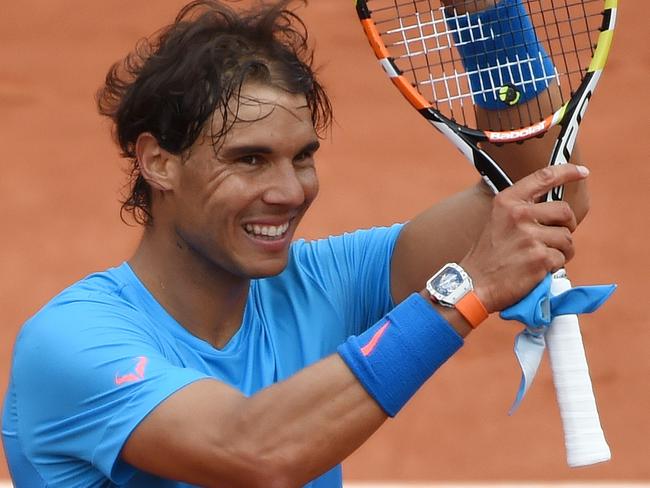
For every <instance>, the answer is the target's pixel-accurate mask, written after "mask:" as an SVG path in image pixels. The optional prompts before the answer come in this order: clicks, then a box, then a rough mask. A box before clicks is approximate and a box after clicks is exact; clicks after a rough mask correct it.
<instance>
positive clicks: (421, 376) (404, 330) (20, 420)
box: [3, 1, 587, 488]
mask: <svg viewBox="0 0 650 488" xmlns="http://www.w3.org/2000/svg"><path fill="white" fill-rule="evenodd" d="M288 3H289V2H286V1H285V2H280V3H279V4H277V5H275V6H270V7H257V9H254V10H251V11H247V12H241V13H235V12H234V11H232V10H230V9H229V8H228V7H226V6H225V5H222V4H220V3H218V2H214V1H198V2H193V3H192V4H190V5H188V6H187V7H186V8H184V9H183V10H182V11H181V12H180V14H179V16H178V18H177V20H176V22H175V23H174V24H172V25H171V26H170V27H169V28H167V29H166V30H165V31H163V33H162V34H161V36H160V38H159V39H158V40H156V41H154V42H153V43H151V44H141V45H139V48H138V50H137V51H136V52H134V53H132V54H131V55H130V56H129V57H127V58H126V60H125V61H124V62H123V63H121V64H118V65H116V66H115V67H114V68H113V69H112V70H111V71H110V73H109V76H108V77H107V81H106V85H105V87H104V88H103V89H102V90H101V91H100V94H99V107H100V111H101V113H102V114H104V115H107V116H109V117H110V118H111V119H112V120H113V122H114V124H115V135H116V138H117V140H118V142H119V144H120V147H121V148H122V150H123V152H124V155H125V156H126V157H128V158H129V159H130V160H131V161H132V164H133V167H132V175H133V181H132V192H131V195H130V196H129V197H128V199H127V200H126V202H125V203H124V206H123V209H125V210H127V211H132V212H133V213H134V215H135V216H136V219H138V220H140V221H141V222H142V223H143V224H144V232H143V236H142V240H141V242H140V245H139V247H138V249H137V250H136V252H135V254H134V255H133V256H132V257H131V259H129V261H128V262H127V263H124V264H122V265H121V266H119V267H117V268H112V269H109V270H107V271H105V272H102V273H97V274H94V275H91V276H89V277H87V278H86V279H84V280H82V281H80V282H78V283H76V284H74V285H73V286H71V287H70V288H68V289H67V290H64V291H63V292H62V293H61V294H60V295H58V296H57V297H55V298H54V299H53V300H52V301H51V302H50V303H49V304H47V305H46V306H45V307H44V308H43V309H42V310H41V311H40V312H39V313H37V314H36V315H35V316H34V317H33V318H32V319H30V320H29V321H28V323H27V324H26V325H25V326H24V328H23V329H22V331H21V333H20V335H19V337H18V339H17V342H16V346H15V351H14V362H13V367H12V376H11V384H10V388H9V391H8V393H7V397H6V401H5V408H4V414H3V441H4V445H5V451H6V453H7V458H8V461H9V465H10V469H11V473H12V477H13V478H14V482H15V483H16V486H18V487H19V488H20V487H39V486H50V487H59V486H61V487H75V486H79V487H88V486H128V487H163V486H165V487H183V486H193V485H199V486H218V487H239V486H241V487H258V486H260V487H262V486H263V487H296V486H303V485H307V486H311V487H314V488H317V487H321V488H322V487H334V486H340V485H341V472H340V467H339V463H340V462H341V461H342V460H343V459H344V458H345V457H346V456H347V455H349V454H350V453H351V452H352V451H354V450H355V449H356V448H357V447H358V446H359V445H361V444H362V443H363V442H364V441H365V440H366V439H367V438H368V437H369V436H370V435H371V434H372V433H373V432H374V431H375V430H376V429H378V428H379V427H380V425H381V424H382V423H383V422H384V421H385V420H386V418H387V416H392V415H395V414H396V413H397V411H399V409H400V408H401V406H402V405H403V404H404V403H405V402H406V401H408V399H409V398H410V397H411V396H412V395H413V394H414V393H415V391H416V390H417V388H418V387H419V386H420V385H421V384H422V383H423V382H424V381H426V379H427V378H428V377H429V376H430V375H431V374H432V373H433V372H434V371H435V369H436V368H437V367H438V366H439V365H440V364H442V363H443V362H444V361H445V360H446V359H447V358H448V357H450V356H451V355H453V353H454V352H455V351H456V350H457V349H458V348H459V347H460V346H461V345H462V339H461V337H463V336H465V335H467V334H468V333H469V332H470V331H471V329H472V327H475V326H476V325H478V323H479V322H480V321H481V320H482V319H483V318H484V317H485V315H487V313H489V312H493V311H498V310H502V309H503V308H505V307H507V306H509V305H511V304H513V303H515V302H516V301H518V300H519V299H520V298H522V297H523V296H525V295H526V294H527V293H528V292H529V291H530V290H531V289H532V288H533V287H534V286H535V285H536V284H537V283H538V282H539V281H540V280H541V279H542V278H543V277H544V276H545V275H546V274H547V273H548V272H549V271H551V270H555V269H558V268H560V267H562V266H563V265H564V264H565V262H566V261H567V260H569V259H571V257H572V256H573V252H574V251H573V245H572V242H571V232H572V231H573V230H574V229H575V227H576V214H574V212H573V211H572V210H571V208H570V207H569V206H568V205H567V204H564V203H558V202H555V203H536V201H537V200H538V199H539V197H541V196H542V195H543V194H545V193H546V192H547V191H548V190H550V189H551V188H553V187H555V186H558V185H561V184H565V183H571V182H576V183H577V184H576V185H574V186H573V190H572V195H573V199H574V202H582V203H579V205H578V206H577V207H576V208H577V210H576V213H577V215H578V217H579V218H581V217H582V216H584V212H586V206H585V205H584V201H585V191H584V185H583V183H582V181H583V180H584V178H585V177H586V175H587V171H586V170H585V169H584V168H582V167H577V166H572V165H566V166H564V167H561V168H554V169H545V170H541V171H537V172H535V173H534V174H532V175H530V176H525V177H524V178H522V179H521V180H520V181H519V182H518V183H517V184H516V185H515V186H513V187H512V188H511V189H509V190H507V191H504V192H502V193H501V194H500V195H498V196H497V197H492V196H491V194H490V193H489V191H488V190H487V189H486V188H484V187H483V186H482V185H481V184H479V185H476V186H475V187H473V188H470V189H468V190H467V191H465V192H462V193H460V194H458V195H456V196H454V197H452V198H451V199H449V200H447V201H445V202H442V203H440V204H438V205H435V206H433V207H432V208H430V209H428V210H426V211H425V212H423V213H422V214H421V215H419V216H417V217H415V218H414V219H413V220H411V221H410V222H409V223H407V224H406V225H401V224H400V225H395V226H392V227H390V228H376V229H371V230H364V231H358V232H355V233H352V234H347V235H344V236H337V237H331V238H329V239H325V240H321V241H316V242H304V241H298V242H294V243H292V242H291V241H292V237H293V235H294V232H295V229H296V227H297V225H298V224H299V222H300V220H301V218H302V217H303V215H304V214H305V212H306V211H307V210H308V208H309V206H310V204H311V202H312V201H313V200H314V198H316V195H317V193H318V179H317V175H316V171H315V162H314V161H315V160H314V158H315V154H316V152H317V150H318V145H319V143H318V140H319V130H321V129H323V128H325V127H326V126H327V123H328V122H329V119H330V109H329V102H328V100H327V97H326V95H325V93H324V91H323V89H322V88H321V86H320V85H319V84H318V81H317V80H316V79H315V77H314V74H313V71H312V69H311V55H310V53H309V50H308V49H307V46H306V36H305V35H304V32H303V30H302V28H301V24H300V22H299V19H297V18H296V17H295V16H294V15H293V14H292V13H290V12H288V11H286V10H285V7H286V5H287V4H288ZM536 144H537V146H534V145H533V146H529V147H531V148H532V149H527V150H525V151H524V150H523V149H521V148H515V151H519V152H520V153H521V154H516V153H515V156H516V157H517V159H519V157H518V156H526V155H527V152H526V151H535V150H538V148H539V146H540V145H543V144H547V142H545V141H536ZM522 151H523V152H522ZM540 152H541V153H542V154H547V152H545V151H540ZM510 156H512V154H511V155H510ZM518 163H519V167H520V171H521V173H522V174H527V173H529V172H532V171H533V170H534V169H536V168H537V167H538V166H541V165H543V163H542V162H540V161H538V160H535V159H528V158H522V159H521V160H520V161H518ZM578 220H579V219H578ZM460 222H462V224H461V223H460ZM440 229H445V230H446V231H445V233H444V236H441V233H440ZM448 262H454V263H459V264H460V266H461V267H462V270H463V271H460V270H459V271H458V272H459V273H463V272H467V273H468V274H469V275H470V276H471V277H472V279H473V283H474V286H473V289H469V288H468V289H467V290H466V293H465V295H463V300H464V299H465V297H468V299H469V298H471V299H472V300H473V302H472V304H471V306H470V308H469V309H467V308H465V309H463V308H461V307H460V302H458V304H457V306H456V307H445V306H442V305H441V304H440V303H438V302H435V301H434V300H432V299H431V296H430V292H429V291H427V290H424V289H423V288H424V285H425V283H426V281H427V279H428V278H429V277H430V276H431V275H433V274H434V272H435V271H436V270H438V269H439V268H441V267H442V266H443V265H444V264H445V263H448ZM454 269H457V268H454ZM462 279H463V283H465V284H467V283H469V282H468V281H467V280H466V279H465V278H462ZM418 291H419V293H418ZM396 304H399V305H398V306H397V307H395V305H396ZM382 317H384V318H382ZM373 324H375V325H373Z"/></svg>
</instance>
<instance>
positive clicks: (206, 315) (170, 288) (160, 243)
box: [129, 228, 250, 348]
mask: <svg viewBox="0 0 650 488" xmlns="http://www.w3.org/2000/svg"><path fill="white" fill-rule="evenodd" d="M129 265H130V266H131V268H132V269H133V271H134V272H135V274H136V275H137V276H138V278H140V280H141V281H142V282H143V283H144V285H145V286H146V287H147V289H148V290H149V292H151V294H152V295H153V296H154V297H155V298H156V300H157V301H158V302H159V303H160V304H161V305H162V306H163V307H164V308H165V310H166V311H167V312H168V313H169V314H170V315H171V316H172V317H174V319H175V320H176V321H177V322H178V323H179V324H181V325H182V326H183V327H185V328H186V329H187V330H188V331H190V332H191V333H192V334H194V335H195V336H197V337H199V338H201V339H203V340H205V341H207V342H209V343H210V344H212V345H213V346H214V347H216V348H222V347H224V346H225V345H226V344H227V343H228V341H229V340H230V339H231V338H232V337H233V336H234V335H235V333H236V332H237V331H238V330H239V327H240V326H241V322H242V318H243V315H244V308H245V306H246V299H247V297H248V290H249V286H250V279H248V278H245V277H241V276H235V275H233V274H232V273H230V272H228V271H227V270H225V269H223V268H220V267H218V266H217V265H215V264H214V263H213V262H211V261H208V260H207V259H206V258H205V257H204V256H202V255H200V254H199V253H198V252H196V251H195V250H193V249H191V248H189V247H188V246H187V244H185V243H183V244H182V245H181V244H179V243H178V242H177V240H176V239H171V238H170V237H169V234H168V233H163V232H159V231H157V230H156V229H155V228H147V229H145V232H144V235H143V237H142V240H141V241H140V245H139V246H138V249H137V250H136V252H135V254H134V255H133V257H132V258H131V259H129Z"/></svg>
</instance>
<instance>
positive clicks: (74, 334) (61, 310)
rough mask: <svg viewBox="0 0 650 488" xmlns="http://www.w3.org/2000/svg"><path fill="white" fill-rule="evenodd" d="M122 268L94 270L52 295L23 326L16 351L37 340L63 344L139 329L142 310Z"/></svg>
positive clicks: (43, 343) (48, 343)
mask: <svg viewBox="0 0 650 488" xmlns="http://www.w3.org/2000/svg"><path fill="white" fill-rule="evenodd" d="M120 268H121V267H119V268H111V269H109V270H106V271H103V272H99V273H93V274H91V275H89V276H87V277H85V278H84V279H82V280H80V281H78V282H76V283H74V284H73V285H71V286H69V287H68V288H66V289H64V290H63V291H62V292H60V293H59V294H58V295H56V296H55V297H54V298H52V300H50V301H49V302H48V303H47V304H46V305H45V306H44V307H43V308H41V309H40V310H39V311H38V312H37V313H36V314H35V315H34V316H32V317H31V318H30V319H29V320H27V322H26V323H25V324H24V325H23V327H22V329H21V331H20V333H19V335H18V338H17V340H16V352H19V351H20V350H21V349H29V346H33V345H34V344H35V343H38V344H40V345H41V346H42V347H47V346H48V345H49V346H52V345H54V344H56V346H57V347H61V346H64V345H66V344H68V345H74V344H78V343H79V342H81V341H84V340H87V339H92V338H94V339H97V340H101V338H102V333H103V332H104V333H106V332H108V331H110V333H111V335H112V336H113V337H115V336H116V335H118V334H120V332H122V333H126V332H129V333H135V332H137V331H138V329H139V328H140V327H136V326H138V325H142V324H143V323H144V320H143V313H142V311H141V310H140V309H139V308H138V307H137V305H136V304H135V303H133V300H131V299H130V298H129V296H128V293H127V292H126V291H125V290H126V289H127V288H128V287H129V286H130V284H129V282H128V280H125V279H124V277H123V276H122V273H123V270H121V269H120ZM140 329H141V328H140Z"/></svg>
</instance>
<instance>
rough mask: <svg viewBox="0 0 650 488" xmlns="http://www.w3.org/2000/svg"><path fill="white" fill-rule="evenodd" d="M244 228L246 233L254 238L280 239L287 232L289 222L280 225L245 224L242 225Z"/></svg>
mask: <svg viewBox="0 0 650 488" xmlns="http://www.w3.org/2000/svg"><path fill="white" fill-rule="evenodd" d="M244 230H245V231H246V233H247V234H249V235H251V236H253V237H255V238H256V239H263V240H266V241H277V240H280V239H282V238H283V237H284V236H285V234H286V233H287V230H289V222H286V223H284V224H281V225H257V224H246V225H244Z"/></svg>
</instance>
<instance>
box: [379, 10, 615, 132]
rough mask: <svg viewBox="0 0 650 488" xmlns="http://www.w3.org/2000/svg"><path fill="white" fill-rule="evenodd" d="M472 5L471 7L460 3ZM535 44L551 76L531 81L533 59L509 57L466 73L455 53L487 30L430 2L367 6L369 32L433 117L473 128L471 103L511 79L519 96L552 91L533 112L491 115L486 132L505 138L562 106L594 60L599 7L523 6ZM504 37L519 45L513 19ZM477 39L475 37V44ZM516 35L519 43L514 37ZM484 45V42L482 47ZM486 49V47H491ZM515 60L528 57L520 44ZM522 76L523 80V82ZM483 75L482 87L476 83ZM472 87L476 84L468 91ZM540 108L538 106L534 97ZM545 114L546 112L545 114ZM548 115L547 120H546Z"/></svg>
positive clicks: (488, 34)
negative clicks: (546, 59)
mask: <svg viewBox="0 0 650 488" xmlns="http://www.w3.org/2000/svg"><path fill="white" fill-rule="evenodd" d="M465 4H467V5H472V6H474V5H476V0H470V1H467V2H465ZM524 5H525V7H526V10H527V14H528V16H529V17H530V21H531V22H532V25H533V27H534V31H535V36H536V38H537V40H538V42H539V43H540V44H541V45H542V46H543V47H544V50H545V53H546V56H548V57H549V58H550V59H551V61H552V64H553V66H554V69H553V71H552V72H548V71H547V70H546V69H543V71H542V73H541V74H539V73H538V74H537V75H535V76H530V73H535V70H534V69H532V65H533V64H534V63H537V65H538V66H542V67H544V66H546V65H545V63H544V62H543V61H544V60H543V59H541V56H542V55H541V53H540V52H539V51H538V52H536V53H535V55H527V54H526V55H524V56H521V57H520V56H519V55H516V56H515V57H514V58H513V59H509V58H508V59H506V60H505V61H503V62H500V61H498V60H497V62H496V63H495V64H494V65H487V66H478V65H477V66H476V68H474V69H466V67H465V66H464V64H463V62H462V60H461V57H460V53H459V51H458V50H459V48H462V47H463V45H465V44H468V43H473V42H476V41H484V40H493V39H494V38H495V34H494V32H493V31H492V26H491V25H490V24H489V23H487V24H481V22H480V20H479V21H478V23H477V22H476V21H472V20H471V19H470V16H469V14H467V13H465V12H464V9H463V8H459V7H458V3H457V4H456V7H457V8H456V9H455V10H454V9H451V8H449V7H444V6H441V5H440V3H439V2H438V1H434V0H411V1H404V0H368V6H369V8H370V10H371V12H372V17H373V20H374V22H375V25H376V26H377V28H378V29H379V31H380V35H381V37H382V40H383V42H384V44H385V46H386V48H387V49H388V51H389V53H390V55H391V56H392V57H393V59H394V60H395V63H396V65H397V67H398V68H399V69H400V71H402V73H403V74H404V75H405V76H406V77H407V78H408V79H409V81H411V83H412V84H413V85H414V86H415V87H416V89H417V90H418V91H419V92H420V93H421V95H423V96H424V97H425V98H426V99H427V100H428V101H429V102H431V103H432V104H433V105H434V106H435V108H436V109H437V110H439V111H440V112H441V113H443V114H444V115H446V116H448V117H449V118H451V119H452V120H455V121H457V122H458V123H461V124H462V125H465V126H468V127H469V126H475V125H476V113H475V102H476V100H477V99H480V98H482V97H483V98H485V97H487V96H490V97H495V96H497V90H499V88H500V87H501V86H504V85H505V84H507V80H505V79H503V76H504V73H506V74H509V75H510V78H511V79H512V77H513V76H514V75H515V74H516V75H518V78H519V79H520V80H522V81H521V88H522V89H523V90H526V89H534V88H535V86H536V85H537V86H539V84H540V83H541V84H543V85H544V86H546V87H548V86H550V85H557V87H558V88H559V91H560V97H558V96H557V95H556V96H554V97H553V96H552V94H551V93H550V90H546V91H545V92H544V93H543V94H542V95H540V96H538V97H536V99H535V100H536V102H537V103H536V105H537V109H536V110H535V109H534V107H531V106H530V104H521V105H520V106H519V107H515V109H514V110H512V109H508V110H503V111H495V112H494V114H490V115H491V116H494V117H495V118H496V120H494V121H490V125H492V126H494V125H496V127H493V129H497V130H510V129H516V128H518V127H524V126H527V125H531V124H532V123H535V122H536V121H539V120H540V119H543V118H545V117H546V116H548V115H550V113H546V112H544V110H542V105H544V106H552V107H553V109H554V110H556V109H558V108H559V107H560V106H561V105H562V103H563V102H564V101H566V100H568V99H569V98H570V96H571V95H572V93H573V92H574V91H575V90H576V89H577V87H578V86H579V84H580V82H581V81H582V79H583V77H584V75H585V72H586V68H587V66H588V65H589V61H590V60H591V58H592V56H593V53H594V38H595V36H596V33H597V32H598V30H599V28H600V23H601V21H602V0H582V1H579V0H524ZM508 22H510V23H511V25H512V30H511V31H510V34H514V37H513V38H515V39H518V38H522V37H523V34H524V33H525V31H526V30H527V29H526V28H524V27H522V22H519V20H518V19H517V18H514V19H508ZM477 34H478V36H477ZM519 34H522V35H519ZM485 44H486V45H490V43H489V42H487V43H485ZM493 44H494V43H493ZM513 48H514V49H515V50H516V49H519V51H520V52H523V53H526V52H527V51H529V49H528V48H529V46H528V45H527V44H526V43H521V44H519V45H514V46H513ZM499 51H500V50H499V49H498V48H493V49H492V50H489V49H486V50H485V51H484V52H482V53H481V55H484V56H485V57H488V58H491V59H492V58H497V55H498V53H499ZM522 70H525V72H526V73H529V75H528V76H523V72H522ZM481 75H485V76H486V77H487V79H489V81H490V82H489V83H487V84H486V83H483V81H482V80H483V77H482V76H481ZM472 77H474V78H475V79H478V80H479V82H480V84H479V85H478V86H477V83H474V84H472V83H470V79H471V78H472ZM542 96H546V97H547V98H548V103H546V104H543V103H542V100H541V97H542ZM546 110H547V111H548V109H546ZM551 113H552V112H551Z"/></svg>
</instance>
